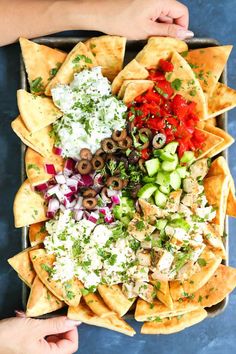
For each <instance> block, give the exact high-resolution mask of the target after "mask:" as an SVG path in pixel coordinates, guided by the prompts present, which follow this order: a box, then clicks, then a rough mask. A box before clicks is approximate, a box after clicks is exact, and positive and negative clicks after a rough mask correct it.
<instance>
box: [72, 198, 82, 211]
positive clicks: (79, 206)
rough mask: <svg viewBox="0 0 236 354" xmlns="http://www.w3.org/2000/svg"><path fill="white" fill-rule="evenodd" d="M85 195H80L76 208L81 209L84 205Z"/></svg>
mask: <svg viewBox="0 0 236 354" xmlns="http://www.w3.org/2000/svg"><path fill="white" fill-rule="evenodd" d="M82 202H83V197H79V198H78V199H77V201H76V204H75V206H74V209H80V208H81V207H82Z"/></svg>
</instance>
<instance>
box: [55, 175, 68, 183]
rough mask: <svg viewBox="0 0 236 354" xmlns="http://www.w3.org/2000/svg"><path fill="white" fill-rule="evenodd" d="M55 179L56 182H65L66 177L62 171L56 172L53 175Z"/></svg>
mask: <svg viewBox="0 0 236 354" xmlns="http://www.w3.org/2000/svg"><path fill="white" fill-rule="evenodd" d="M55 180H56V182H57V183H58V184H65V183H66V177H65V176H64V175H63V174H62V173H58V174H57V175H56V176H55Z"/></svg>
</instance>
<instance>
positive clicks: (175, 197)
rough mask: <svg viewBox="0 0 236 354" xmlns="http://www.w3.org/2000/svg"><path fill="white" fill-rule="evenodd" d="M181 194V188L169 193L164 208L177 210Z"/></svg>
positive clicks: (173, 211)
mask: <svg viewBox="0 0 236 354" xmlns="http://www.w3.org/2000/svg"><path fill="white" fill-rule="evenodd" d="M181 194H182V189H178V190H177V191H174V192H171V193H170V195H169V198H168V200H167V203H166V206H165V209H167V210H168V212H172V213H175V212H177V211H178V209H179V204H180V197H181Z"/></svg>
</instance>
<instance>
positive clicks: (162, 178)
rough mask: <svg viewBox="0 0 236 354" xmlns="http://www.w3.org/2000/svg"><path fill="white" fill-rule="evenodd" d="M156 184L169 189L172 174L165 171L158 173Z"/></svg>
mask: <svg viewBox="0 0 236 354" xmlns="http://www.w3.org/2000/svg"><path fill="white" fill-rule="evenodd" d="M156 183H157V184H159V185H160V186H165V187H168V186H169V185H170V174H169V173H168V172H165V171H160V172H158V173H157V178H156Z"/></svg>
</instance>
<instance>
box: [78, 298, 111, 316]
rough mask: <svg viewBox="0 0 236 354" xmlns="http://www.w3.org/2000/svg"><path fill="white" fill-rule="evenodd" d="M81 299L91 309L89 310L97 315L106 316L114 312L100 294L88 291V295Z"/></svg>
mask: <svg viewBox="0 0 236 354" xmlns="http://www.w3.org/2000/svg"><path fill="white" fill-rule="evenodd" d="M83 299H84V301H85V303H86V305H87V306H88V307H89V308H90V309H91V311H92V312H94V314H95V315H97V316H99V317H107V316H111V315H114V314H115V312H113V311H111V310H110V309H109V308H108V307H107V306H106V304H105V302H104V301H103V299H102V298H101V296H100V295H99V294H97V293H90V294H88V295H84V296H83Z"/></svg>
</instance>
